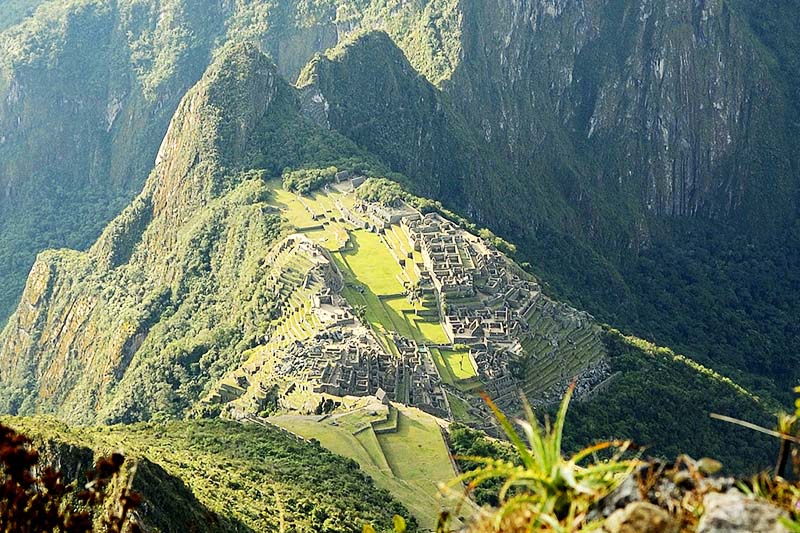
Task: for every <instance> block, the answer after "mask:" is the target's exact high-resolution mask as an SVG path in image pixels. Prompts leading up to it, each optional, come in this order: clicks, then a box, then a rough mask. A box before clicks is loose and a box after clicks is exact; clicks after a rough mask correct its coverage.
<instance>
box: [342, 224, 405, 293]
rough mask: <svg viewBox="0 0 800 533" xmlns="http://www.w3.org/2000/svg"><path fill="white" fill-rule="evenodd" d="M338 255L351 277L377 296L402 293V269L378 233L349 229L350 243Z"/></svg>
mask: <svg viewBox="0 0 800 533" xmlns="http://www.w3.org/2000/svg"><path fill="white" fill-rule="evenodd" d="M342 258H343V259H344V261H345V263H346V264H347V266H348V267H349V268H350V270H351V271H352V272H353V274H354V275H355V277H356V278H357V279H358V280H359V281H360V282H362V283H365V284H366V285H367V286H368V287H369V289H370V290H371V291H372V292H374V293H375V294H376V295H378V296H391V295H398V294H403V292H404V291H405V289H404V287H403V285H402V284H401V283H400V281H399V280H398V276H400V273H401V272H402V270H401V268H400V265H398V264H397V261H395V259H394V257H392V254H391V253H389V249H388V248H387V247H386V245H385V244H384V243H383V242H382V241H381V237H380V235H378V234H376V233H372V232H369V231H364V230H357V231H352V232H350V246H349V247H348V248H347V249H346V250H344V251H343V252H342Z"/></svg>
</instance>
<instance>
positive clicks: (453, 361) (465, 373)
mask: <svg viewBox="0 0 800 533" xmlns="http://www.w3.org/2000/svg"><path fill="white" fill-rule="evenodd" d="M441 353H442V356H443V358H444V361H445V364H446V365H447V369H448V370H449V371H450V373H451V374H452V375H453V378H455V380H456V381H461V380H467V379H472V378H475V377H477V374H476V373H475V366H474V365H473V364H472V360H471V359H470V358H469V350H442V351H441Z"/></svg>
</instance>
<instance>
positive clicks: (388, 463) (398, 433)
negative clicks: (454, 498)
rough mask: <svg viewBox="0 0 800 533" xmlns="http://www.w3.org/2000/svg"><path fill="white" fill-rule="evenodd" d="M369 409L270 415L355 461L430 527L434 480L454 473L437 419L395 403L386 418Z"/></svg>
mask: <svg viewBox="0 0 800 533" xmlns="http://www.w3.org/2000/svg"><path fill="white" fill-rule="evenodd" d="M373 409H374V407H369V406H367V407H364V408H360V409H356V410H351V411H349V412H347V413H344V414H339V415H337V414H334V415H333V416H331V417H330V418H326V419H324V420H318V417H304V416H296V415H286V416H279V417H274V418H272V419H270V420H271V421H272V422H274V423H276V424H278V425H280V426H281V427H284V428H286V429H289V430H291V431H294V432H295V433H298V434H300V435H303V436H304V437H307V438H311V439H316V440H319V442H320V443H321V444H322V446H324V447H325V448H327V449H329V450H331V451H333V452H334V453H339V454H341V455H343V456H345V457H348V458H351V459H353V460H355V461H356V462H358V464H360V465H361V467H362V468H363V470H364V471H365V472H366V473H368V474H369V475H370V476H371V477H372V478H373V479H374V480H375V483H376V484H377V485H378V486H379V487H381V488H384V489H386V490H389V491H390V492H391V493H392V495H393V496H394V497H396V498H397V499H398V500H399V501H400V502H402V503H403V504H404V505H405V506H406V507H407V508H408V509H409V510H410V511H411V512H412V514H413V516H414V517H415V518H416V519H417V521H418V522H419V524H420V525H421V526H422V527H424V528H427V529H433V527H434V525H435V523H436V518H435V517H436V515H437V514H438V512H439V502H438V500H437V498H436V495H437V492H438V483H444V482H446V481H449V480H450V479H451V478H452V477H453V475H454V472H453V469H452V467H451V464H450V460H449V452H448V450H447V447H446V445H445V443H444V440H443V439H442V434H441V431H440V429H439V425H438V424H437V423H436V421H435V420H434V419H433V418H432V417H431V416H430V415H427V414H425V413H423V412H421V411H418V410H416V409H413V408H406V407H400V406H398V405H397V404H395V405H394V406H392V408H391V409H390V410H388V411H386V412H385V414H383V415H382V416H383V417H384V418H380V417H375V416H372V415H370V413H371V412H374V411H373ZM392 410H394V415H392ZM392 416H396V418H395V419H394V422H392V420H391V418H392ZM393 424H394V429H392V426H393ZM406 516H407V515H406Z"/></svg>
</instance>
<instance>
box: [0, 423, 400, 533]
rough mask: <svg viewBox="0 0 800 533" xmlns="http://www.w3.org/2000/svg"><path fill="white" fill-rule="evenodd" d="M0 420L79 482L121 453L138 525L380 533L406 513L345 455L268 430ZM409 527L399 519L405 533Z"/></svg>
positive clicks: (171, 528)
mask: <svg viewBox="0 0 800 533" xmlns="http://www.w3.org/2000/svg"><path fill="white" fill-rule="evenodd" d="M4 422H6V423H8V424H10V425H11V426H12V427H14V429H16V430H17V431H21V432H24V433H25V434H26V435H27V436H29V437H30V438H31V439H32V440H33V446H35V447H36V449H37V450H38V451H39V453H40V457H41V461H42V463H44V464H47V465H51V466H55V467H57V468H58V469H59V470H60V471H61V472H62V474H63V475H64V481H65V482H67V483H71V482H73V481H78V482H79V483H80V482H82V481H84V480H85V478H83V475H84V474H85V472H86V471H87V470H88V469H90V468H91V467H92V466H93V465H94V461H95V460H96V459H97V458H99V457H101V456H105V454H108V453H110V452H111V451H121V452H122V453H124V455H125V458H126V463H125V467H124V468H125V472H124V475H125V476H126V479H128V480H129V481H128V482H129V483H130V487H131V488H132V489H133V490H134V491H136V492H137V493H139V494H140V495H141V496H142V500H143V502H142V504H141V505H140V506H139V507H138V509H137V510H136V512H135V513H136V519H137V521H138V522H139V523H140V524H141V525H142V526H144V528H145V530H147V531H238V532H242V531H277V530H279V529H280V528H281V527H284V528H291V529H292V530H294V531H304V532H312V531H314V532H316V531H331V532H333V531H353V532H356V531H361V525H362V524H364V523H371V524H374V525H375V527H376V528H378V530H379V531H388V530H390V528H391V523H392V518H393V516H394V513H398V514H402V515H405V516H408V513H407V512H406V510H405V509H404V508H403V507H402V506H400V505H399V504H398V503H397V502H396V501H394V500H393V499H392V498H391V497H390V496H389V494H388V493H387V492H385V491H383V490H382V489H379V488H377V487H375V486H374V485H373V483H372V481H371V480H370V479H369V478H368V477H366V476H365V475H364V474H363V473H361V472H360V471H359V470H358V467H357V466H356V465H355V464H354V463H353V462H352V461H349V460H346V459H343V458H341V457H337V456H336V455H334V454H331V453H328V452H326V451H325V450H322V449H321V448H320V447H319V444H314V443H312V442H307V441H304V440H302V439H301V438H299V437H297V436H295V435H291V434H289V433H287V432H285V431H280V430H279V429H278V428H276V427H264V426H256V425H252V424H251V425H242V424H238V423H235V422H223V421H194V422H169V423H160V424H158V423H155V424H138V425H133V426H116V427H113V428H108V427H97V428H87V427H82V428H70V427H68V426H66V425H64V424H63V423H60V422H57V421H55V420H53V419H50V418H43V417H36V418H14V419H5V420H4ZM231 439H235V441H236V442H237V443H238V446H235V447H232V446H230V442H231ZM130 478H132V480H130ZM312 508H313V509H314V512H313V513H310V512H309V511H308V510H309V509H312ZM415 526H416V524H415V523H414V522H413V521H412V520H410V519H409V531H413V530H415Z"/></svg>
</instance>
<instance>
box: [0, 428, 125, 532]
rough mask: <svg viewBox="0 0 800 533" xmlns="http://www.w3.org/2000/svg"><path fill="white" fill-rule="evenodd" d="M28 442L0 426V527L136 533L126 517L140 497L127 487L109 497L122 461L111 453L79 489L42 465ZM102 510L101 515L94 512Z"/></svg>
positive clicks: (50, 530)
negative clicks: (111, 498)
mask: <svg viewBox="0 0 800 533" xmlns="http://www.w3.org/2000/svg"><path fill="white" fill-rule="evenodd" d="M39 459H40V457H39V453H38V452H37V451H36V450H35V449H34V448H33V446H32V443H31V440H30V439H28V438H27V437H25V436H23V435H20V434H19V433H17V432H16V431H14V430H13V429H11V428H8V427H6V426H3V425H0V468H2V476H3V477H2V484H0V531H2V532H8V533H11V532H14V533H39V532H42V533H44V532H48V533H50V532H54V531H58V532H62V533H87V532H90V531H93V530H94V528H95V527H98V528H100V531H105V532H109V533H121V532H122V531H126V532H130V533H136V532H138V531H139V527H138V526H137V525H136V524H134V523H131V522H129V521H128V518H129V517H130V514H131V512H132V511H133V510H134V509H135V508H136V507H137V506H138V504H139V497H138V495H137V494H135V493H134V492H132V491H131V490H130V488H129V487H125V488H123V489H122V491H121V493H120V494H119V496H118V497H117V498H116V499H115V500H109V499H108V495H109V493H110V492H111V486H112V485H113V481H114V480H115V479H116V478H117V477H118V476H119V473H120V469H121V467H122V464H123V463H124V461H125V459H124V457H123V456H122V455H120V454H118V453H115V454H112V455H111V456H110V457H107V458H103V459H100V460H99V461H98V462H97V464H96V465H95V468H94V470H92V471H90V472H88V474H87V478H88V483H86V485H85V487H84V488H83V490H80V491H78V490H76V488H75V487H74V486H72V485H66V484H65V483H64V479H63V476H62V474H61V473H60V472H58V471H56V470H55V469H53V468H50V467H42V466H41V465H40V463H39ZM98 511H100V512H102V515H101V514H100V513H99V512H98Z"/></svg>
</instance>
